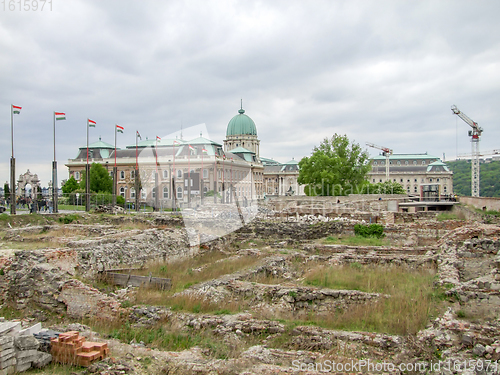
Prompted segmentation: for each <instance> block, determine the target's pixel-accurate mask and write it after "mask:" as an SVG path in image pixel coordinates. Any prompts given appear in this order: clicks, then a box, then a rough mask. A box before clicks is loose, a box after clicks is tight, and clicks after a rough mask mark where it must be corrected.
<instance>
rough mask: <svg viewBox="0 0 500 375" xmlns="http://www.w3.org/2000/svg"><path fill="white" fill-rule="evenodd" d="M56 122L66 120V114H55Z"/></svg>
mask: <svg viewBox="0 0 500 375" xmlns="http://www.w3.org/2000/svg"><path fill="white" fill-rule="evenodd" d="M54 115H55V116H56V120H66V113H64V112H54Z"/></svg>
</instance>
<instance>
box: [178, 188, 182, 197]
mask: <svg viewBox="0 0 500 375" xmlns="http://www.w3.org/2000/svg"><path fill="white" fill-rule="evenodd" d="M177 199H182V188H181V187H180V186H179V187H178V188H177Z"/></svg>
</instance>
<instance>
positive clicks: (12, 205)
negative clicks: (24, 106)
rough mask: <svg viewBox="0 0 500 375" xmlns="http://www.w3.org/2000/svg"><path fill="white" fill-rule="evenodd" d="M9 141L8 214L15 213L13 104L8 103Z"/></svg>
mask: <svg viewBox="0 0 500 375" xmlns="http://www.w3.org/2000/svg"><path fill="white" fill-rule="evenodd" d="M10 143H11V146H12V154H11V158H10V214H11V215H15V214H16V159H15V158H14V104H11V105H10Z"/></svg>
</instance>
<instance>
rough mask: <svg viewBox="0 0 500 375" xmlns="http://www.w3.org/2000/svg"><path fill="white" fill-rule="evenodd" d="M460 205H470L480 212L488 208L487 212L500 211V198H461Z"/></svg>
mask: <svg viewBox="0 0 500 375" xmlns="http://www.w3.org/2000/svg"><path fill="white" fill-rule="evenodd" d="M459 200H460V203H464V204H468V205H471V206H474V207H476V208H479V209H480V210H482V209H484V207H486V210H495V211H500V198H489V197H460V198H459Z"/></svg>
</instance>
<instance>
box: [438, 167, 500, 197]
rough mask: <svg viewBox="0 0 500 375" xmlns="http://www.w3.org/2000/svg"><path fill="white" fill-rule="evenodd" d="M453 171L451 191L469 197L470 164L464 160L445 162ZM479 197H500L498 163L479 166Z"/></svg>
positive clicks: (499, 169)
mask: <svg viewBox="0 0 500 375" xmlns="http://www.w3.org/2000/svg"><path fill="white" fill-rule="evenodd" d="M446 164H447V165H448V166H449V167H450V169H451V170H452V171H453V191H454V192H455V194H458V195H467V196H470V192H471V189H470V175H471V164H470V162H468V161H466V160H457V161H447V162H446ZM480 168H481V172H480V182H479V195H480V196H481V197H500V161H492V162H491V163H487V164H480Z"/></svg>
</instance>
